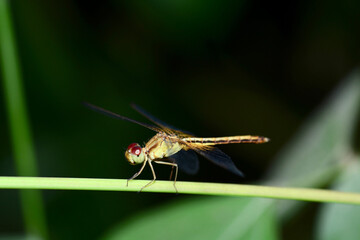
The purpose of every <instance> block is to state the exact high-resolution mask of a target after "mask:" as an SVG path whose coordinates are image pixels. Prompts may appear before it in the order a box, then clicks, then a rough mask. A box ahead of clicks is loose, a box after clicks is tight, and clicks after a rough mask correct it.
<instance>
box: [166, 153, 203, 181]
mask: <svg viewBox="0 0 360 240" xmlns="http://www.w3.org/2000/svg"><path fill="white" fill-rule="evenodd" d="M169 160H170V161H172V162H176V163H177V164H178V166H179V169H180V170H182V171H183V172H185V173H187V174H190V175H194V174H196V173H197V172H198V171H199V159H198V157H197V155H196V153H195V152H194V151H193V150H188V151H185V150H181V151H179V152H177V153H176V154H174V155H172V156H171V157H169Z"/></svg>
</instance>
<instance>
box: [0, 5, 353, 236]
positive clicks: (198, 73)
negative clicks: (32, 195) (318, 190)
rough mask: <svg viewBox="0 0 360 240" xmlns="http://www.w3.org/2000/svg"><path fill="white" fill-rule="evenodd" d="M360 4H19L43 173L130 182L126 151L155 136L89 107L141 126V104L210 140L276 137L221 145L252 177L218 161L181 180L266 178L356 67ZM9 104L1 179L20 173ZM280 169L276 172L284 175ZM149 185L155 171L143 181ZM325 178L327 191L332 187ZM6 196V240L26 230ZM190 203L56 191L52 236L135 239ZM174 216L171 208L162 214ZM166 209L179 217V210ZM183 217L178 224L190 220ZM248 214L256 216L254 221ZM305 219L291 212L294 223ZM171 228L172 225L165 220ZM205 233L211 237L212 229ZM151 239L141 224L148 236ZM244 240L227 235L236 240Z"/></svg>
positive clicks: (161, 170)
mask: <svg viewBox="0 0 360 240" xmlns="http://www.w3.org/2000/svg"><path fill="white" fill-rule="evenodd" d="M359 5H360V2H356V1H342V2H341V1H321V0H319V1H312V2H304V1H292V2H285V1H279V2H267V1H255V2H254V1H253V2H251V1H231V0H227V1H221V2H220V1H197V2H196V3H194V2H191V1H171V2H166V1H148V2H146V1H112V0H107V1H101V2H99V1H87V2H86V3H85V2H83V1H75V0H62V1H51V2H49V1H43V0H31V1H30V0H25V1H19V0H18V1H16V0H14V1H11V7H12V15H13V17H14V19H13V21H14V25H15V35H16V38H17V43H18V49H19V55H20V56H19V58H20V63H21V66H22V69H23V78H24V84H25V92H26V103H27V106H28V108H29V113H30V122H31V125H32V132H33V133H34V134H33V135H34V142H35V145H36V146H35V147H36V153H37V156H38V160H39V167H40V175H41V176H61V177H101V178H127V177H130V176H131V175H132V174H133V173H134V172H136V171H137V168H136V167H133V166H129V165H128V164H127V163H126V161H125V160H124V155H123V154H124V153H123V152H124V150H125V149H126V147H127V145H128V144H130V143H132V142H140V143H143V142H146V141H147V139H149V138H150V137H151V136H152V134H153V133H152V132H151V131H148V130H146V129H143V128H141V127H138V126H136V125H133V124H129V123H126V122H121V121H115V120H112V119H109V118H107V117H104V116H102V115H97V114H94V113H92V112H90V111H89V110H88V109H85V108H84V107H83V106H82V105H81V102H82V101H88V102H91V103H93V104H96V105H99V106H102V107H104V108H107V109H109V110H112V111H115V112H118V113H120V114H123V115H125V116H129V117H132V118H134V119H139V120H142V118H141V116H138V115H137V114H136V113H135V112H134V111H132V110H131V108H130V107H129V103H131V102H135V103H137V104H139V105H140V106H143V107H144V108H145V109H146V110H148V111H149V112H151V113H153V114H154V115H155V116H157V117H159V118H160V119H163V120H164V121H166V122H169V123H170V124H172V125H174V126H178V127H179V128H182V129H185V130H189V131H191V132H194V133H196V134H197V135H199V136H200V135H201V136H222V135H235V134H259V135H264V136H268V137H270V138H271V139H272V141H271V142H270V143H269V144H266V145H236V146H234V145H233V146H224V147H222V149H223V150H224V151H225V152H226V153H227V154H229V155H230V156H232V158H233V159H234V161H235V163H236V164H237V166H239V168H240V169H241V170H242V171H243V172H244V173H245V174H246V176H247V177H246V179H245V180H244V179H238V178H237V177H236V176H232V175H230V174H229V173H227V172H226V171H225V170H222V169H219V168H217V167H216V166H214V165H212V164H211V163H208V162H207V161H201V167H200V173H199V174H198V175H196V176H187V175H185V174H182V173H181V174H180V175H179V179H181V180H194V181H212V182H236V183H238V182H239V183H245V182H249V181H260V180H262V179H264V178H265V177H267V176H268V175H266V176H265V173H267V172H268V170H269V168H270V166H272V164H273V161H272V159H274V158H275V156H276V154H277V153H278V152H279V151H280V149H283V150H282V151H285V152H286V151H288V149H289V148H290V147H289V145H287V142H288V141H289V139H290V137H291V136H293V135H294V132H295V131H296V129H298V127H299V126H300V125H302V124H303V123H304V122H305V119H307V118H308V116H309V115H310V114H311V112H312V111H314V110H315V109H317V108H318V107H319V105H320V103H322V102H323V101H324V99H325V98H326V96H327V95H329V93H330V90H332V89H335V88H336V87H337V85H338V83H339V80H340V79H344V77H345V76H347V75H348V73H349V72H351V71H352V70H353V69H354V68H355V67H356V66H357V65H358V64H359V59H360V51H359V48H358V42H360V41H359V40H360V19H359V18H358V16H357V15H358V13H357V12H358V11H357V9H359ZM0 71H2V70H0ZM3 101H4V99H3V98H0V122H1V123H2V124H0V132H1V138H0V174H1V175H14V173H15V171H14V167H13V162H12V158H13V155H12V153H11V150H10V149H11V148H10V143H9V130H8V124H7V123H6V117H5V109H4V102H3ZM336 114H343V113H342V112H341V111H339V112H337V113H336ZM336 114H335V115H336ZM338 117H339V120H338V121H343V119H341V117H342V116H338ZM343 117H344V118H346V117H350V116H343ZM349 121H350V120H349ZM347 123H351V122H347ZM309 124H310V123H309ZM318 124H319V126H321V125H322V122H320V123H318ZM345 127H346V126H344V129H345ZM357 130H358V128H356V127H355V126H354V125H353V126H352V127H351V126H349V128H347V131H350V132H352V133H354V135H355V136H353V138H354V139H355V140H357V141H352V142H351V144H352V145H353V146H355V149H356V150H358V149H359V147H358V146H359V142H358V139H359V138H358V134H355V133H357V132H358V131H357ZM300 131H303V130H300ZM325 132H326V131H325ZM334 134H340V133H335V132H334ZM341 134H342V133H341ZM344 134H348V133H344ZM300 135H301V132H300ZM295 136H299V134H297V135H295ZM342 136H344V135H342ZM333 137H336V136H332V138H331V139H334V138H333ZM347 137H349V138H350V136H349V135H347ZM296 138H297V137H296ZM294 141H296V140H294ZM313 144H314V145H316V142H314V143H313ZM329 144H332V143H331V142H330V143H329ZM329 146H330V145H329ZM284 149H285V150H284ZM289 151H290V150H289ZM283 153H284V152H283ZM284 154H285V153H284ZM294 154H295V153H294ZM277 164H278V163H277ZM277 169H278V168H277ZM156 170H157V172H158V175H159V178H162V179H167V178H168V174H169V169H168V168H167V167H166V166H159V167H157V168H156ZM293 170H294V169H293ZM293 170H292V171H293ZM295 170H297V169H295ZM271 171H273V172H276V170H275V169H274V168H272V170H271ZM301 171H303V170H300V169H299V171H298V173H297V174H299V176H300V175H301ZM295 172H297V171H295ZM281 173H282V174H285V172H282V171H281ZM287 173H288V174H290V171H289V172H287ZM274 174H275V173H274ZM331 176H333V177H335V176H334V175H333V174H332V175H331ZM150 177H151V173H150V172H149V171H148V170H147V172H146V173H143V175H142V176H141V178H150ZM279 178H280V176H279ZM326 179H327V180H329V181H330V177H329V178H326ZM306 180H308V179H306ZM325 182H328V181H325ZM325 182H323V184H325ZM282 183H283V184H286V183H287V182H286V181H285V182H284V181H283V182H282ZM323 184H321V185H323ZM300 185H301V184H300ZM1 193H2V194H1V195H2V197H1V198H0V206H1V207H0V212H1V215H2V220H1V221H0V233H4V234H7V235H9V234H10V235H11V234H18V233H21V232H22V231H23V227H22V220H21V217H20V215H21V214H20V210H19V204H18V199H17V196H16V194H15V192H14V191H1ZM201 199H203V200H204V201H209V202H211V201H215V200H211V199H207V198H205V197H204V198H199V199H195V200H194V202H195V203H196V201H201ZM214 199H216V198H214ZM185 200H186V201H187V202H188V204H190V203H191V202H192V201H193V198H192V197H189V196H181V195H167V194H145V193H144V194H133V193H113V192H74V191H46V192H45V202H46V213H47V217H48V223H49V225H50V229H49V231H50V236H51V238H52V239H98V238H100V237H101V236H104V234H106V233H107V232H108V231H109V230H110V229H117V227H116V226H119V225H118V223H120V227H121V226H124V228H123V229H124V231H130V230H126V229H125V226H129V228H130V227H131V226H130V222H129V221H130V220H128V219H133V220H132V221H131V222H132V223H134V224H136V222H135V220H134V219H139V218H140V220H141V218H142V216H144V218H145V219H147V222H151V216H149V215H148V214H150V213H151V212H150V213H149V212H148V211H149V209H157V212H164V211H166V209H168V208H167V207H166V206H167V204H168V202H171V204H173V206H175V205H179V206H182V205H181V204H182V203H181V202H182V201H185ZM221 201H229V202H230V201H236V200H231V199H230V198H229V199H224V200H221ZM238 201H239V209H240V208H241V207H242V206H243V205H241V203H240V202H243V201H250V200H246V199H238ZM253 201H260V200H255V199H254V200H253ZM195 203H194V204H195ZM184 204H185V203H184ZM214 204H215V203H214ZM163 205H165V207H164V209H165V210H161V209H162V206H163ZM200 205H201V204H200ZM218 206H219V207H220V203H219V205H218ZM231 206H234V205H231ZM204 208H205V205H204ZM239 209H237V210H236V211H237V213H240V210H239ZM168 210H169V211H171V212H173V213H174V214H175V213H176V209H172V210H171V209H168ZM317 210H318V208H314V210H313V211H317ZM199 211H200V210H199ZM219 211H220V210H219ZM234 211H235V209H234ZM165 213H166V212H165ZM177 214H180V213H177ZM313 215H314V213H309V215H308V217H309V216H310V217H311V216H313ZM167 216H168V215H167ZM184 216H185V215H184ZM184 216H182V215H181V214H180V217H182V218H181V219H183V221H185V220H186V219H184ZM239 216H240V218H241V216H242V217H243V218H245V219H246V218H247V217H248V216H252V214H251V213H250V214H249V215H241V214H239ZM297 217H298V215H291V216H290V220H294V219H295V220H296V218H297ZM158 218H160V216H159V217H158ZM273 218H274V216H273V214H272V213H271V211H270V212H269V213H268V215H266V216H265V217H264V218H263V219H262V218H261V221H262V222H263V224H261V228H260V227H259V229H266V231H269V239H271V238H270V237H271V236H273V237H274V238H276V236H277V233H276V228H277V230H278V231H280V230H283V229H281V228H280V227H278V226H277V227H276V225H277V223H276V221H273V220H269V219H273ZM312 219H313V218H312ZM207 220H208V221H207V222H208V223H211V221H212V219H207ZM235 220H236V219H235ZM235 220H234V218H232V219H229V222H231V221H235ZM144 221H145V220H144ZM238 221H240V223H242V221H243V220H242V218H241V219H240V220H238ZM313 221H314V220H313ZM164 222H165V223H167V222H168V221H166V218H165V219H164ZM309 222H311V221H310V220H309V219H307V221H306V223H309ZM125 223H128V224H125ZM235 223H236V222H235ZM235 223H234V224H235ZM306 223H302V224H304V225H305V224H306ZM198 224H200V223H198ZM272 224H274V225H272ZM266 225H267V227H266ZM75 226H76V227H75ZM136 226H138V225H136ZM149 226H150V225H149ZM162 227H163V228H164V229H166V228H167V227H166V226H162ZM199 227H202V228H205V229H210V230H211V229H212V227H213V226H206V225H199ZM219 227H220V226H219ZM286 227H290V228H291V229H290V230H289V229H285V230H283V231H285V232H293V233H294V235H292V236H288V235H286V234H285V235H284V237H285V238H290V239H295V238H296V237H298V238H299V239H304V238H306V237H308V236H311V235H312V233H311V232H310V231H311V230H313V229H306V230H307V231H305V230H304V229H303V228H302V226H299V225H297V226H295V227H293V226H290V225H285V228H286ZM235 228H236V226H235ZM238 228H240V226H238ZM140 229H141V227H140V226H138V229H137V231H140ZM216 229H218V228H214V231H216ZM296 229H301V230H304V231H300V230H299V231H296ZM324 229H325V227H324ZM153 231H154V230H153ZM229 231H233V228H231V227H229ZM264 231H265V230H264ZM324 231H325V230H324ZM232 233H233V232H232ZM295 233H297V234H295ZM236 234H237V233H235V235H231V234H230V235H228V236H229V239H231V236H238V235H236ZM247 234H250V235H248V237H250V236H251V235H252V233H250V232H249V233H247ZM254 234H256V232H255V233H254ZM258 234H261V232H259V233H258ZM321 234H325V233H321ZM279 235H281V233H279ZM181 236H182V235H181ZM244 236H245V235H244ZM254 236H255V235H254ZM324 236H326V235H324Z"/></svg>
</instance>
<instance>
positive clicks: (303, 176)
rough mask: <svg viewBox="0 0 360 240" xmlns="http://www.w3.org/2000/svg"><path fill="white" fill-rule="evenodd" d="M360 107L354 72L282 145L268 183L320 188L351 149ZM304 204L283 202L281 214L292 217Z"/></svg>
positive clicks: (359, 84)
mask: <svg viewBox="0 0 360 240" xmlns="http://www.w3.org/2000/svg"><path fill="white" fill-rule="evenodd" d="M359 109H360V73H359V70H356V71H354V72H353V73H352V74H351V75H350V76H349V77H348V78H347V79H345V80H344V82H343V83H342V85H340V86H339V88H338V89H337V91H335V93H334V94H333V95H332V96H331V97H330V98H329V99H328V101H327V102H325V104H324V106H323V107H322V108H320V111H318V112H317V113H315V114H314V116H313V117H311V118H310V119H309V120H308V122H307V123H306V124H305V125H304V126H303V127H302V128H301V129H300V130H299V131H298V133H297V134H296V135H295V137H294V139H293V140H292V141H291V142H290V143H289V144H288V146H285V148H283V151H281V152H280V153H279V155H278V157H277V159H276V161H275V163H274V165H273V167H272V169H271V171H270V173H269V175H268V184H271V185H277V186H279V185H280V186H289V187H290V186H291V187H294V186H295V187H319V186H323V185H325V184H326V183H328V182H329V181H330V180H331V179H332V178H333V177H334V176H335V175H336V174H337V173H338V172H339V171H340V169H341V167H342V165H341V163H342V161H343V160H344V159H345V158H346V156H347V155H348V153H349V152H350V151H351V150H350V149H351V138H352V134H353V132H355V131H354V128H355V121H356V117H357V114H358V111H359ZM304 204H305V203H299V202H294V201H281V204H279V214H280V216H281V217H289V216H291V215H292V214H294V213H295V211H296V210H298V209H299V208H300V207H301V206H302V205H304Z"/></svg>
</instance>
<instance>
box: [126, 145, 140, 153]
mask: <svg viewBox="0 0 360 240" xmlns="http://www.w3.org/2000/svg"><path fill="white" fill-rule="evenodd" d="M135 146H139V144H137V143H132V144H130V145H129V146H128V148H127V150H128V151H130V150H131V149H132V148H133V147H135Z"/></svg>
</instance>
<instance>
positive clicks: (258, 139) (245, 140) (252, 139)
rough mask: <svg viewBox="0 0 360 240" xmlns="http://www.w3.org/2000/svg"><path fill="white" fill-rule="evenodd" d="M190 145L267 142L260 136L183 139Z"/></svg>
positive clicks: (266, 139)
mask: <svg viewBox="0 0 360 240" xmlns="http://www.w3.org/2000/svg"><path fill="white" fill-rule="evenodd" d="M182 140H183V141H186V142H188V143H190V144H201V145H218V144H231V143H266V142H268V141H269V139H268V138H266V137H261V136H251V135H245V136H231V137H212V138H198V137H191V138H183V139H182Z"/></svg>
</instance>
